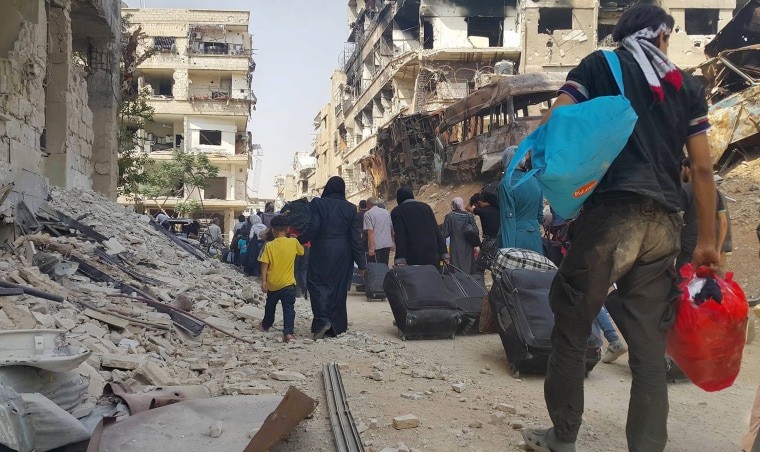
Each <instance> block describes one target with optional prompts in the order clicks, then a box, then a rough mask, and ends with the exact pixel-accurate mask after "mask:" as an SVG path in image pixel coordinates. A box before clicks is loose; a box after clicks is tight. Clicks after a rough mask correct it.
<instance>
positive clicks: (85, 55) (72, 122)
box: [0, 0, 121, 224]
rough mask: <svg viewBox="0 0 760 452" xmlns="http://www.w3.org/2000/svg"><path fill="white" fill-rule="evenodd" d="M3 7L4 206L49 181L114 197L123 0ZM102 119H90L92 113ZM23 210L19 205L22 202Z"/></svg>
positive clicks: (9, 218)
mask: <svg viewBox="0 0 760 452" xmlns="http://www.w3.org/2000/svg"><path fill="white" fill-rule="evenodd" d="M3 5H4V7H3V14H2V15H0V187H2V188H0V191H2V196H0V199H2V202H1V203H0V204H1V205H0V214H2V215H3V217H4V218H5V220H6V221H5V223H6V224H7V223H12V222H13V218H14V216H15V215H17V209H18V207H17V206H18V205H19V203H20V202H23V203H24V204H25V207H27V208H28V209H30V210H32V211H36V210H37V208H39V206H40V205H41V204H42V202H44V200H45V199H46V198H47V196H48V187H49V186H50V185H55V186H59V187H63V188H87V189H94V190H96V191H98V192H100V193H102V194H104V195H105V196H107V197H109V198H111V199H115V197H116V180H117V177H116V175H117V168H118V165H117V155H116V130H117V126H116V114H117V109H118V103H119V99H118V93H119V89H118V88H119V73H120V72H119V52H120V45H121V42H120V37H121V19H120V8H121V2H120V1H118V0H8V1H5V2H3ZM94 117H97V118H98V127H93V118H94ZM22 209H23V208H22Z"/></svg>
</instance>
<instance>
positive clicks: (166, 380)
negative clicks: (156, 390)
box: [133, 360, 176, 386]
mask: <svg viewBox="0 0 760 452" xmlns="http://www.w3.org/2000/svg"><path fill="white" fill-rule="evenodd" d="M134 376H142V377H143V378H144V379H145V380H146V383H147V384H148V385H151V386H170V385H173V384H174V383H176V382H175V379H174V378H173V377H172V376H171V375H170V374H169V372H168V371H167V370H166V368H164V367H161V366H160V365H159V364H158V363H157V362H156V361H153V360H149V361H146V362H145V363H143V364H141V365H140V366H139V367H138V368H137V370H136V371H135V374H134V375H133V377H134Z"/></svg>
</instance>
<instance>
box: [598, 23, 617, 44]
mask: <svg viewBox="0 0 760 452" xmlns="http://www.w3.org/2000/svg"><path fill="white" fill-rule="evenodd" d="M614 29H615V25H613V24H602V23H600V24H597V26H596V36H597V39H599V44H602V45H605V46H607V47H611V46H612V45H613V44H614V42H615V40H614V39H612V31H613V30H614Z"/></svg>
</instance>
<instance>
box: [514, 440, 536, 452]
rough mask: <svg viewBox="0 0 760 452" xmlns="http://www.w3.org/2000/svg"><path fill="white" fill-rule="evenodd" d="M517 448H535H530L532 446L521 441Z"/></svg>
mask: <svg viewBox="0 0 760 452" xmlns="http://www.w3.org/2000/svg"><path fill="white" fill-rule="evenodd" d="M517 447H518V448H519V449H520V450H533V448H532V447H530V446H529V445H528V443H526V442H525V441H520V442H519V443H517Z"/></svg>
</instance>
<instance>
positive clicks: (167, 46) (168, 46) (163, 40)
mask: <svg viewBox="0 0 760 452" xmlns="http://www.w3.org/2000/svg"><path fill="white" fill-rule="evenodd" d="M153 47H154V48H155V49H156V50H158V51H159V52H161V53H176V52H177V47H176V45H175V42H174V38H171V37H168V36H156V37H155V38H153Z"/></svg>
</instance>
